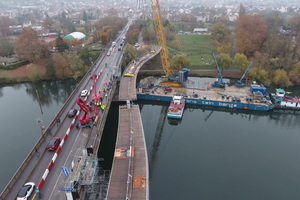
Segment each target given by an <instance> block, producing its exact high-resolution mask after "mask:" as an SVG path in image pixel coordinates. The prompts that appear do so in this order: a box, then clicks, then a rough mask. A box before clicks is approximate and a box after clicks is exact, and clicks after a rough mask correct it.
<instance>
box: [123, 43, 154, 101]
mask: <svg viewBox="0 0 300 200" xmlns="http://www.w3.org/2000/svg"><path fill="white" fill-rule="evenodd" d="M158 53H159V49H158V48H156V51H155V53H147V54H146V55H144V56H142V57H141V58H140V59H139V60H138V61H137V62H134V63H131V64H130V65H129V66H128V67H127V71H128V70H129V69H130V71H132V74H133V75H134V76H128V77H124V76H123V77H122V79H121V83H120V89H119V101H126V100H137V97H136V77H137V74H138V72H139V70H140V68H141V67H142V66H143V65H144V64H145V63H146V62H147V61H148V60H149V59H151V58H153V57H154V56H156V55H157V54H158Z"/></svg>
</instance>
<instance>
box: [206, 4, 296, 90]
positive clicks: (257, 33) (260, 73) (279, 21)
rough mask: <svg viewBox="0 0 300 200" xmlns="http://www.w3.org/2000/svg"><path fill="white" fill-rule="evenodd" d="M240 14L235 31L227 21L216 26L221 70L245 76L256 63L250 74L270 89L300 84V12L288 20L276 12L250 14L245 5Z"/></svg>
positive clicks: (214, 36) (213, 31)
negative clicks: (231, 68) (272, 86)
mask: <svg viewBox="0 0 300 200" xmlns="http://www.w3.org/2000/svg"><path fill="white" fill-rule="evenodd" d="M239 13H240V16H239V19H238V21H237V23H236V24H235V25H234V27H233V28H232V29H230V27H229V26H228V24H226V23H223V22H218V23H216V24H214V25H213V26H212V29H211V34H212V37H213V39H214V42H215V44H216V45H217V46H218V52H219V55H217V60H218V63H219V65H220V67H222V68H223V69H229V68H230V67H237V68H240V69H241V71H242V73H243V72H244V71H245V70H246V68H247V67H248V65H249V63H250V61H252V60H253V61H254V62H253V65H252V66H251V68H250V70H249V72H248V73H247V75H246V76H247V77H249V78H250V79H251V80H256V81H258V82H259V83H262V84H264V85H266V86H269V85H270V84H275V85H278V86H281V87H289V86H292V85H300V34H299V33H300V23H299V22H300V13H297V14H295V15H294V16H292V17H291V18H290V19H289V20H287V19H286V18H285V17H284V16H282V15H281V14H280V13H279V12H276V11H272V12H266V13H261V14H258V13H253V14H252V13H246V10H245V8H244V7H243V5H241V6H240V12H239Z"/></svg>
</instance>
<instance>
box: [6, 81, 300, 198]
mask: <svg viewBox="0 0 300 200" xmlns="http://www.w3.org/2000/svg"><path fill="white" fill-rule="evenodd" d="M74 88H75V83H74V82H73V81H62V82H44V83H39V84H29V83H26V84H14V85H7V86H2V87H1V88H0V103H1V114H2V115H1V120H0V127H1V133H0V134H1V140H0V159H1V165H0V174H1V180H0V190H1V191H2V190H3V188H4V187H5V185H6V184H7V182H8V181H9V180H10V178H11V176H12V175H13V174H14V172H15V170H16V169H17V168H18V167H19V165H20V164H21V162H22V161H23V160H24V158H25V156H26V155H27V154H28V152H29V151H30V150H31V148H32V146H33V145H34V144H35V143H36V141H37V140H38V138H39V137H40V134H41V132H40V128H39V126H38V125H37V122H36V121H37V119H41V120H42V121H43V123H44V125H45V126H48V124H49V123H50V122H51V121H52V119H53V118H54V116H55V114H56V113H57V112H58V111H59V109H60V108H61V107H62V105H63V103H64V102H65V100H66V99H67V98H68V96H69V95H70V94H71V92H72V90H73V89H74ZM36 90H38V91H39V94H40V99H41V102H42V109H43V113H44V114H43V115H42V114H41V111H40V108H39V106H38V102H37V99H36V93H35V91H36ZM138 103H139V105H140V108H141V114H142V120H143V126H144V131H145V138H146V143H147V151H148V158H149V169H150V199H155V200H157V199H158V200H159V199H164V200H166V199H204V200H206V199H209V200H210V199H216V200H219V199H230V200H232V199H237V200H240V199H264V200H265V199H272V200H273V199H299V198H300V190H299V185H300V173H299V172H300V156H299V153H300V132H299V129H300V123H299V119H300V113H298V114H287V113H275V112H236V111H235V112H229V111H228V110H218V109H211V108H203V107H201V108H192V107H190V108H186V109H185V112H184V116H183V119H182V121H179V122H178V121H175V122H174V121H168V120H167V119H166V111H167V108H168V104H164V103H159V104H151V103H149V102H144V101H143V102H138ZM117 109H118V105H117V104H113V105H112V107H111V111H110V114H109V117H108V119H107V125H106V127H105V132H104V136H103V137H104V138H103V140H106V141H108V142H105V143H106V146H110V150H111V149H112V151H110V152H109V153H108V154H106V155H103V154H102V155H101V153H100V155H99V157H103V158H104V160H109V158H108V159H107V158H106V157H107V156H108V157H112V155H113V148H112V146H113V145H114V144H115V140H114V138H115V134H116V131H117V129H116V124H117V120H118V117H117V116H118V110H117ZM112 127H114V128H112ZM109 134H110V135H109ZM102 142H103V141H102ZM102 142H101V143H102ZM103 147H105V146H104V145H103ZM102 152H104V151H102ZM103 167H104V168H109V166H108V167H107V166H103Z"/></svg>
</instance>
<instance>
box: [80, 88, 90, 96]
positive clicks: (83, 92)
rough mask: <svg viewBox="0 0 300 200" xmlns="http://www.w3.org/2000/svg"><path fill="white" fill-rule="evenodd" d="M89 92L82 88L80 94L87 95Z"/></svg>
mask: <svg viewBox="0 0 300 200" xmlns="http://www.w3.org/2000/svg"><path fill="white" fill-rule="evenodd" d="M87 93H88V90H82V91H81V94H80V96H82V97H85V96H86V95H87Z"/></svg>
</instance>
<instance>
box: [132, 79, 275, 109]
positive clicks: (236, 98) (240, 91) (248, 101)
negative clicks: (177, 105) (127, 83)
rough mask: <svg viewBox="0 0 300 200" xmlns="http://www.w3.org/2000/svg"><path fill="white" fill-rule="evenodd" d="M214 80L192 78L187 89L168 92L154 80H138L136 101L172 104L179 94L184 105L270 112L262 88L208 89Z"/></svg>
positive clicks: (231, 87) (270, 106)
mask: <svg viewBox="0 0 300 200" xmlns="http://www.w3.org/2000/svg"><path fill="white" fill-rule="evenodd" d="M196 79H197V80H196ZM213 80H214V79H212V78H194V80H192V81H189V82H187V85H186V88H172V91H171V92H167V91H165V88H163V87H161V86H160V85H159V84H158V82H159V80H158V79H157V78H154V77H149V78H146V79H143V80H141V82H140V84H139V86H138V87H137V99H141V100H152V101H166V102H171V100H172V97H173V96H174V94H180V95H183V96H184V97H185V103H186V104H192V105H200V106H213V107H223V108H228V109H242V110H255V111H269V110H272V109H273V108H274V105H273V104H272V102H271V101H270V100H268V99H266V98H265V97H264V96H265V94H263V93H265V92H266V90H263V91H261V90H260V89H261V88H264V87H260V86H259V85H251V87H250V86H244V87H236V86H226V87H225V88H216V87H212V86H211V85H212V83H213Z"/></svg>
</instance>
